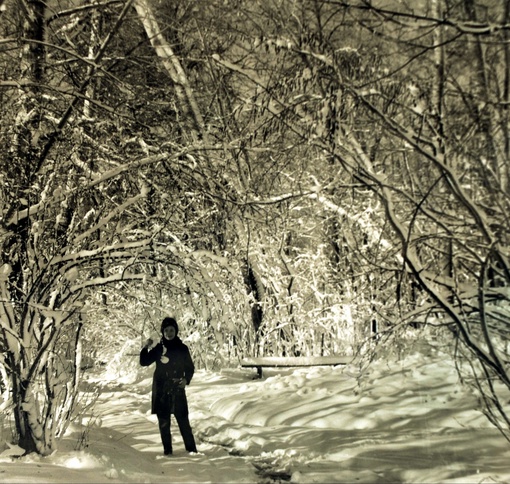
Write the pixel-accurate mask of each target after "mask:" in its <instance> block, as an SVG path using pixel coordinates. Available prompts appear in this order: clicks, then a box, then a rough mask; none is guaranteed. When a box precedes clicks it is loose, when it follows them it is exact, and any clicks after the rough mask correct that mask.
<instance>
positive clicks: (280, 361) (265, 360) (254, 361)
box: [241, 356, 353, 378]
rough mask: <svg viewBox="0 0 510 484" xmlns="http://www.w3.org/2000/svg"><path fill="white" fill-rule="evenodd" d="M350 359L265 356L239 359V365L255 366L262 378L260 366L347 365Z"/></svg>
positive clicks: (341, 357)
mask: <svg viewBox="0 0 510 484" xmlns="http://www.w3.org/2000/svg"><path fill="white" fill-rule="evenodd" d="M352 359H353V357H352V356H289V357H280V356H265V357H259V358H244V359H242V360H241V367H242V368H256V369H257V376H258V378H262V368H291V367H304V366H336V365H347V364H348V363H350V362H351V361H352Z"/></svg>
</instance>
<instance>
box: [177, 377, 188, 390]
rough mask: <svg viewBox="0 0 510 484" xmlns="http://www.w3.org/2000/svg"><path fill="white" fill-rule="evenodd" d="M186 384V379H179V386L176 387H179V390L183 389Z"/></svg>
mask: <svg viewBox="0 0 510 484" xmlns="http://www.w3.org/2000/svg"><path fill="white" fill-rule="evenodd" d="M186 383H187V382H186V378H181V379H180V380H179V385H178V386H179V388H184V387H185V386H186Z"/></svg>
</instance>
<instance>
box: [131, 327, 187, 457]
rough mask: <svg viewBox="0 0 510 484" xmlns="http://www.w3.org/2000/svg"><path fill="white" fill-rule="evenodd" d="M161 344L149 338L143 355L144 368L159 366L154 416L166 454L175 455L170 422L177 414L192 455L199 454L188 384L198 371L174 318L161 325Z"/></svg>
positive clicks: (153, 398) (142, 363)
mask: <svg viewBox="0 0 510 484" xmlns="http://www.w3.org/2000/svg"><path fill="white" fill-rule="evenodd" d="M161 333H162V336H163V337H162V338H161V341H160V342H159V343H157V342H156V341H154V340H152V339H149V340H147V343H146V344H145V346H144V347H143V348H142V351H141V352H140V365H142V366H149V365H152V363H156V369H155V370H154V376H153V380H152V413H153V414H156V415H157V417H158V424H159V431H160V434H161V442H162V443H163V451H164V453H165V455H171V454H172V434H171V432H170V419H171V415H172V414H174V416H175V419H176V420H177V424H178V425H179V430H180V432H181V435H182V439H183V441H184V446H185V448H186V450H187V451H188V452H197V448H196V445H195V439H194V437H193V432H192V430H191V425H190V423H189V416H188V414H189V412H188V401H187V398H186V391H185V387H186V385H189V384H190V382H191V379H192V378H193V373H194V372H195V365H194V364H193V360H192V359H191V355H190V352H189V349H188V347H187V346H186V345H185V344H184V343H183V342H182V341H181V339H180V338H179V337H178V333H179V326H178V325H177V321H176V320H175V319H174V318H165V319H163V322H162V323H161Z"/></svg>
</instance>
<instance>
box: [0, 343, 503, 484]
mask: <svg viewBox="0 0 510 484" xmlns="http://www.w3.org/2000/svg"><path fill="white" fill-rule="evenodd" d="M254 374H255V372H254V371H250V370H243V369H225V370H223V371H221V372H206V371H198V372H197V373H196V375H195V378H194V380H193V382H192V384H191V386H190V387H188V399H189V402H190V410H191V414H190V418H191V422H192V426H193V428H194V432H195V437H196V439H197V443H198V449H199V451H200V453H199V454H197V455H188V454H187V453H186V452H185V451H184V449H183V446H182V441H181V439H180V435H179V432H178V431H177V428H176V427H177V426H176V424H175V422H174V424H173V425H174V427H173V428H174V432H173V434H174V455H173V456H172V457H164V456H162V448H161V444H160V441H159V434H158V428H157V423H156V419H155V417H154V416H152V415H151V414H150V388H151V375H152V368H148V369H140V371H139V372H137V374H136V375H131V376H129V377H124V378H120V379H119V378H118V379H117V380H107V379H106V378H107V377H106V375H103V376H101V378H98V376H96V377H95V378H96V383H97V384H99V383H100V384H101V385H102V392H101V395H100V398H99V400H98V402H97V404H96V405H95V407H94V409H93V411H92V413H91V414H90V415H89V418H90V420H89V421H88V425H87V426H86V427H82V426H80V425H77V424H76V425H74V426H73V427H72V428H71V429H70V431H69V432H68V435H67V437H66V438H65V439H64V440H63V442H62V443H61V445H60V449H59V451H58V452H57V453H55V454H54V455H52V456H50V457H39V456H35V455H30V456H26V457H21V458H15V457H12V456H11V455H9V454H13V453H16V450H17V449H16V448H11V447H9V448H7V447H8V446H7V443H1V442H0V445H3V447H0V450H1V449H4V451H3V453H2V452H0V454H1V455H0V482H9V483H13V482H19V483H42V482H52V483H69V482H73V483H80V482H81V483H100V482H108V483H110V482H111V483H114V482H147V483H150V482H154V483H163V482H165V483H173V482H182V483H185V482H188V483H191V482H193V483H206V482H210V483H227V482H231V483H257V482H258V483H261V482H264V483H270V482H291V483H312V482H318V483H333V482H336V483H384V482H388V483H390V482H391V483H399V482H406V483H414V482H416V483H418V482H421V483H495V482H499V483H503V482H506V483H508V482H510V444H509V443H508V442H507V441H506V440H505V439H504V438H503V437H502V436H501V435H500V434H499V433H498V431H497V430H495V429H494V428H492V427H491V426H490V424H489V423H488V422H487V420H486V419H485V417H484V416H483V415H481V414H480V413H479V412H477V411H476V410H475V409H476V406H477V402H476V398H475V397H474V396H473V395H472V394H471V393H470V392H469V391H468V390H466V389H465V388H463V387H462V386H461V385H460V384H459V381H458V377H457V374H456V371H455V368H454V365H453V363H452V362H451V361H450V360H449V359H448V357H446V356H445V355H440V354H435V355H434V356H430V355H429V356H427V357H425V356H424V355H423V354H422V353H420V352H415V353H413V354H410V355H408V356H406V357H405V358H402V359H400V360H395V359H394V360H388V359H384V360H378V361H376V362H374V363H373V364H372V365H371V366H370V367H369V368H368V369H367V370H364V371H362V372H360V368H359V366H357V365H354V364H351V365H349V366H346V367H336V368H331V367H314V368H304V369H288V370H273V369H271V370H267V371H265V373H264V378H263V379H262V380H253V379H252V378H253V376H254ZM83 423H87V420H86V419H84V421H83ZM84 429H86V430H88V432H85V433H84V432H83V431H84ZM1 435H3V436H4V438H5V435H6V432H5V429H4V431H3V433H2V434H1ZM83 443H86V447H85V448H82V449H81V450H75V449H76V447H77V446H78V445H79V444H83Z"/></svg>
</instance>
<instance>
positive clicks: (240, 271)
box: [0, 0, 510, 455]
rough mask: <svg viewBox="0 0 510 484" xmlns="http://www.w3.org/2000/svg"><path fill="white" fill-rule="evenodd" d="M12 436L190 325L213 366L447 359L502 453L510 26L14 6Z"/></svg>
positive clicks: (478, 14)
mask: <svg viewBox="0 0 510 484" xmlns="http://www.w3.org/2000/svg"><path fill="white" fill-rule="evenodd" d="M0 29H1V38H0V64H1V72H2V77H1V79H0V111H1V116H2V122H1V124H0V137H1V141H2V142H1V144H0V177H1V184H2V191H1V199H0V203H1V221H0V244H1V267H0V291H1V298H0V348H1V350H2V352H1V357H0V389H1V391H2V400H1V401H0V410H1V411H2V413H3V415H8V416H9V417H8V418H12V419H13V420H14V422H15V429H16V438H17V440H18V443H19V445H20V446H21V447H23V448H25V449H26V450H27V452H34V451H35V452H38V453H40V454H43V455H46V454H50V453H52V452H53V451H54V450H55V449H56V447H57V443H58V439H59V438H60V437H61V436H62V435H63V434H64V432H65V430H66V428H67V426H68V425H69V423H70V422H71V421H72V420H73V418H74V417H75V414H76V411H77V408H80V406H79V405H78V402H79V400H80V398H81V397H82V394H81V393H80V391H79V390H80V387H79V384H80V372H81V369H82V368H83V367H86V366H87V365H89V364H92V363H93V364H101V363H104V364H108V365H112V364H115V363H116V364H119V365H122V364H125V360H124V359H123V357H125V356H126V355H129V354H132V353H133V352H136V351H138V350H139V348H140V345H141V344H142V343H143V341H144V340H145V338H146V337H147V336H148V335H149V334H150V333H151V332H153V331H158V327H159V323H160V321H161V318H162V317H164V316H166V315H168V314H169V313H172V314H171V315H173V316H175V317H176V318H177V319H178V321H179V322H180V323H181V326H182V328H183V330H182V335H183V337H184V338H185V340H186V342H187V344H188V345H189V346H190V349H191V351H192V353H193V356H194V358H195V361H196V363H197V366H199V367H203V368H217V367H220V366H224V365H228V364H236V362H238V361H239V358H241V357H243V356H254V355H329V354H338V353H340V354H356V355H360V356H363V355H365V357H366V358H371V357H374V355H375V353H374V347H373V344H374V336H376V337H377V344H378V345H382V346H384V347H385V348H386V349H387V348H388V347H389V348H392V349H394V351H400V350H401V349H402V348H405V346H406V341H409V340H416V339H417V338H426V339H434V340H441V341H443V342H448V344H449V345H450V347H451V352H452V356H453V357H454V358H456V361H457V362H458V370H459V372H460V374H461V375H462V377H463V381H464V382H465V383H466V384H467V385H470V386H472V387H474V388H475V390H476V391H477V392H478V394H479V398H480V404H481V405H482V408H483V409H484V411H485V413H486V415H487V417H488V418H489V419H490V420H491V422H492V423H493V424H494V425H496V426H497V427H498V428H499V429H500V430H501V432H502V433H503V434H504V435H505V436H506V437H507V438H509V431H510V420H509V416H508V401H509V400H508V390H509V389H510V378H509V374H508V370H509V350H510V348H509V344H508V334H509V327H508V320H509V310H508V307H509V304H508V302H509V297H510V292H509V290H508V288H509V285H510V264H509V260H508V255H509V235H510V234H509V230H510V229H509V227H510V224H509V220H508V213H510V211H509V194H510V173H509V171H510V170H509V167H510V165H509V162H508V160H509V153H510V125H509V108H510V6H509V4H508V2H499V1H496V0H423V1H419V2H417V1H414V0H413V1H404V0H402V1H397V0H373V1H369V0H366V1H363V0H353V1H352V2H344V1H336V0H302V1H292V0H250V1H244V0H232V1H230V0H221V1H220V0H207V1H205V0H196V1H192V0H172V1H155V0H126V1H120V0H105V1H101V0H98V1H87V0H83V1H79V0H76V1H73V0H69V1H67V0H63V1H59V0H48V1H46V2H44V1H39V0H35V1H26V0H0Z"/></svg>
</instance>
